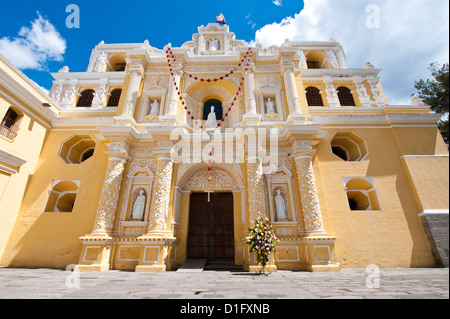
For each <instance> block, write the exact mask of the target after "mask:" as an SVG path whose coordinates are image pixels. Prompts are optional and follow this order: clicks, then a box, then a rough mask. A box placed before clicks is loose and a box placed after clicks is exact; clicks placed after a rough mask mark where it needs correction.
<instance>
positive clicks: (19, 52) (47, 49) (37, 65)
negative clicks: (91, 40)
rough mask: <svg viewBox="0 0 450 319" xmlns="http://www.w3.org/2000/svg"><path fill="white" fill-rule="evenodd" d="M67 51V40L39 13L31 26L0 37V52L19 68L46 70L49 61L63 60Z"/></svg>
mask: <svg viewBox="0 0 450 319" xmlns="http://www.w3.org/2000/svg"><path fill="white" fill-rule="evenodd" d="M65 51H66V40H65V39H64V38H62V37H61V35H60V34H59V33H58V31H57V30H56V29H55V27H54V26H53V24H51V23H50V22H49V21H48V20H46V19H44V18H43V17H42V16H41V15H40V14H39V13H38V18H37V19H36V20H34V21H32V22H31V28H28V27H22V28H21V29H20V31H19V33H18V36H16V37H13V38H12V39H11V38H9V37H4V38H1V39H0V52H1V53H2V54H3V55H4V56H5V57H6V58H7V59H8V60H9V61H11V62H12V63H13V64H14V65H15V66H17V67H18V68H19V69H32V70H46V65H47V63H48V62H49V61H62V60H63V54H64V53H65Z"/></svg>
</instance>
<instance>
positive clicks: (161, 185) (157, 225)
mask: <svg viewBox="0 0 450 319" xmlns="http://www.w3.org/2000/svg"><path fill="white" fill-rule="evenodd" d="M159 144H160V147H159V148H158V149H157V150H156V151H155V155H156V157H157V167H156V175H155V180H154V182H153V192H152V203H151V207H150V214H149V224H148V229H147V233H146V234H145V235H142V236H140V237H138V238H137V239H138V243H140V245H141V251H140V256H139V264H138V265H137V266H136V269H135V271H136V272H163V271H166V269H170V268H171V261H170V255H171V250H172V247H173V245H174V244H175V242H176V238H175V237H173V234H172V229H171V227H170V229H168V225H169V221H168V217H169V201H170V191H171V184H172V174H173V162H172V160H171V158H170V153H169V152H170V147H168V145H164V147H161V146H162V144H170V142H169V141H160V142H159Z"/></svg>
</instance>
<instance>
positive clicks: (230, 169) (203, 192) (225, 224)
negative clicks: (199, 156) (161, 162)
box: [173, 163, 246, 265]
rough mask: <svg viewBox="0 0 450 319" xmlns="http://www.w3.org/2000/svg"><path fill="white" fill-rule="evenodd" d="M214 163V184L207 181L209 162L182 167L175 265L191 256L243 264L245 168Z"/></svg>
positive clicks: (178, 199) (178, 186)
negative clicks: (243, 181)
mask: <svg viewBox="0 0 450 319" xmlns="http://www.w3.org/2000/svg"><path fill="white" fill-rule="evenodd" d="M212 167H213V169H212V172H213V173H214V183H212V184H211V183H208V182H207V178H208V170H207V168H208V165H206V164H204V163H202V164H191V165H186V166H185V167H180V171H181V172H180V173H179V174H178V176H179V178H178V179H177V183H176V187H175V189H176V193H175V207H174V208H175V211H174V213H175V222H176V224H177V230H176V234H177V235H176V237H177V240H178V244H177V247H176V257H175V260H174V262H173V264H174V265H177V264H178V265H181V264H183V263H184V262H185V261H186V259H188V258H203V259H208V260H209V261H215V262H234V264H236V265H242V264H243V243H242V238H243V237H244V228H245V225H246V217H245V188H244V185H243V183H242V172H241V171H240V167H239V166H238V165H232V164H213V165H212ZM208 197H210V201H209V202H208Z"/></svg>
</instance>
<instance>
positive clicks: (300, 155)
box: [293, 141, 325, 233]
mask: <svg viewBox="0 0 450 319" xmlns="http://www.w3.org/2000/svg"><path fill="white" fill-rule="evenodd" d="M296 144H297V145H301V146H300V148H302V147H304V146H303V145H302V141H295V142H294V148H296V147H298V146H297V145H296ZM293 157H294V159H295V167H296V170H297V178H298V184H299V188H300V198H301V202H302V208H303V218H304V221H305V231H306V232H307V233H325V231H324V229H323V221H322V213H321V211H320V203H319V196H318V193H317V187H316V179H315V177H314V170H313V166H312V150H297V151H295V152H294V153H293Z"/></svg>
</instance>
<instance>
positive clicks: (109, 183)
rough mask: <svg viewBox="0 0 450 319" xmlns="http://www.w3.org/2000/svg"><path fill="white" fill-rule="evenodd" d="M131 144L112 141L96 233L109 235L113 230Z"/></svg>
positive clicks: (94, 230)
mask: <svg viewBox="0 0 450 319" xmlns="http://www.w3.org/2000/svg"><path fill="white" fill-rule="evenodd" d="M128 150H129V145H128V143H127V142H126V141H123V142H112V143H111V147H110V150H109V151H110V153H109V158H108V167H107V169H106V174H105V179H104V182H103V189H102V193H101V195H100V202H99V206H98V209H97V215H96V217H95V222H94V228H93V230H92V234H94V235H98V234H101V235H109V234H111V233H112V231H113V226H114V218H115V215H116V210H117V203H118V201H119V193H120V186H121V184H122V178H123V172H124V170H125V164H126V162H127V160H128Z"/></svg>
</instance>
